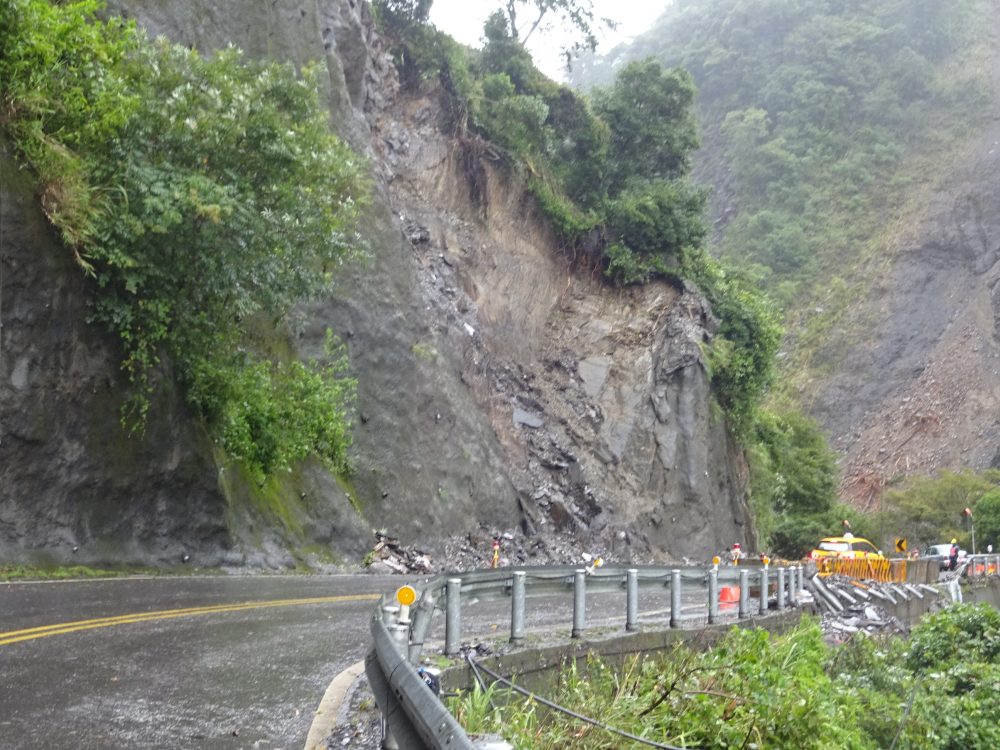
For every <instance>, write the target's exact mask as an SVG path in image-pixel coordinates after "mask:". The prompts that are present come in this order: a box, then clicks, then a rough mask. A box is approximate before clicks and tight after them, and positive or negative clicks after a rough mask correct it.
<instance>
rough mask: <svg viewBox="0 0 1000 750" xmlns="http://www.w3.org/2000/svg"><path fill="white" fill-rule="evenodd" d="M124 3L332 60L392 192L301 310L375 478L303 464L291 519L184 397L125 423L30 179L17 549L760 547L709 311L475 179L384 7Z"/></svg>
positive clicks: (9, 468)
mask: <svg viewBox="0 0 1000 750" xmlns="http://www.w3.org/2000/svg"><path fill="white" fill-rule="evenodd" d="M111 11H112V12H124V13H126V14H128V15H131V16H133V17H135V18H136V20H137V21H138V22H139V23H140V24H141V25H143V26H146V27H147V28H148V29H149V30H150V31H151V32H152V33H154V34H164V35H166V36H167V37H169V38H171V39H172V40H174V41H178V42H181V43H185V44H191V45H195V46H197V47H199V48H203V49H211V48H215V47H218V46H221V45H223V44H226V43H230V42H232V43H234V44H236V45H237V46H239V47H241V48H243V49H244V50H246V51H247V53H248V54H251V55H255V56H267V57H272V58H276V59H282V60H284V59H288V60H292V61H293V62H295V63H296V64H302V63H305V62H306V61H308V60H311V59H320V60H326V63H327V68H328V70H329V73H330V76H329V81H330V83H329V88H328V91H327V92H326V93H327V96H328V100H329V102H330V105H331V120H332V122H333V123H334V124H335V126H336V127H337V128H338V129H339V130H340V132H342V133H346V134H347V136H348V138H349V139H350V140H351V142H352V143H353V144H354V145H355V146H356V147H357V148H359V149H361V150H365V151H367V152H368V153H369V154H370V155H371V157H372V163H373V170H374V172H375V174H376V175H377V176H378V177H379V179H380V185H379V187H378V189H377V195H376V200H375V205H374V207H373V209H372V211H371V214H370V216H369V217H368V218H367V219H366V222H365V226H364V232H365V234H366V236H367V239H368V244H369V247H368V251H369V254H370V256H371V258H370V261H369V262H367V263H364V264H359V265H357V266H356V267H352V268H349V269H346V270H345V271H344V272H343V273H342V274H341V275H340V277H339V279H338V282H337V288H336V289H334V290H331V293H330V295H329V296H328V297H327V298H326V299H324V300H320V301H318V302H316V303H313V304H310V305H308V306H305V307H303V308H302V309H301V310H300V311H298V315H297V317H298V318H299V319H300V320H301V321H302V322H301V324H300V325H297V326H295V327H294V330H295V334H294V335H295V340H294V343H295V345H296V347H297V348H298V350H299V352H300V354H302V355H303V356H310V355H311V354H314V353H318V352H319V351H320V350H321V347H322V343H323V337H324V333H325V331H326V329H327V328H330V329H332V330H333V331H334V332H335V333H337V334H339V335H340V336H341V337H342V338H343V339H344V341H345V342H346V343H347V345H348V348H349V352H350V358H351V362H352V367H353V368H354V371H355V374H356V375H357V377H358V381H359V409H358V419H357V421H356V425H355V430H354V434H355V443H354V447H353V449H352V459H353V463H354V466H355V474H354V476H353V477H351V478H350V485H351V486H350V487H349V488H347V487H340V486H338V484H337V483H336V481H335V480H334V479H333V478H332V477H330V476H329V475H328V474H326V473H325V472H324V471H322V470H321V469H320V468H318V467H315V466H306V467H304V468H303V469H302V470H301V471H299V472H297V473H296V474H295V475H294V476H293V477H291V478H289V480H288V481H287V482H285V483H284V484H283V486H282V487H281V489H280V490H277V491H276V493H277V494H278V496H279V497H280V499H281V501H282V502H283V503H284V505H285V507H287V508H290V509H291V511H290V515H291V517H290V518H284V519H282V521H281V522H280V523H279V522H277V521H276V520H275V519H274V518H273V517H271V516H269V515H268V513H267V512H266V511H260V510H254V508H255V507H259V506H260V500H259V498H255V496H254V493H253V492H250V491H249V490H248V489H247V488H246V487H244V486H243V485H241V484H240V482H239V481H238V480H237V479H236V478H234V477H232V476H231V475H230V474H229V473H226V472H225V471H222V472H220V470H219V468H218V467H217V465H216V463H215V461H214V459H213V455H212V446H211V445H209V444H208V442H207V441H206V440H205V438H204V437H203V435H202V433H201V431H200V430H199V429H198V428H197V427H196V426H195V425H194V424H193V423H192V421H191V420H190V418H189V416H188V415H187V414H186V413H185V410H184V407H183V404H182V403H181V402H180V401H179V399H177V398H176V396H174V395H172V394H171V395H168V396H165V397H164V398H163V400H162V402H161V403H158V404H157V407H156V408H157V410H158V411H157V413H156V414H154V415H153V417H152V419H151V424H150V428H149V431H148V433H147V436H146V438H145V439H144V440H141V441H136V440H130V439H129V438H128V437H127V436H125V435H124V434H123V433H122V432H121V430H120V428H119V427H118V424H117V421H118V411H117V409H118V405H119V403H120V398H121V393H122V386H123V384H122V383H121V381H120V378H119V375H118V372H117V362H118V360H119V356H118V352H117V350H116V347H115V345H114V342H113V341H111V340H109V339H107V338H106V337H104V336H103V335H102V334H101V333H100V332H98V331H95V330H94V329H92V328H90V327H88V326H87V325H85V324H84V322H83V321H84V318H85V304H86V303H85V299H86V292H87V289H86V282H85V280H83V279H82V278H81V277H80V274H79V272H78V270H77V269H76V268H75V267H74V266H73V264H72V261H71V260H69V259H68V257H66V253H65V251H63V250H61V249H60V248H59V246H58V243H56V242H55V241H54V240H53V239H52V238H51V236H50V235H49V233H48V230H47V229H46V228H45V226H44V223H43V220H42V218H41V217H40V216H39V215H38V213H37V212H36V211H34V209H33V208H32V207H31V205H30V203H31V197H30V194H29V192H28V190H27V189H26V188H24V187H23V186H22V187H19V188H17V190H16V195H14V193H15V191H14V190H11V191H9V192H10V193H11V197H9V198H7V199H5V202H4V212H5V213H4V216H5V226H6V234H5V241H4V249H3V251H2V253H0V263H2V264H3V265H2V270H3V279H2V283H3V286H2V289H3V297H2V300H0V313H2V321H3V324H4V328H3V331H2V339H0V344H2V349H0V357H2V358H0V419H2V424H0V428H2V431H0V435H2V441H3V442H2V443H0V460H2V463H0V559H10V558H19V557H20V558H23V557H30V556H35V557H37V556H39V555H43V554H44V555H50V556H51V557H53V558H54V559H61V560H65V559H72V557H71V556H72V552H71V550H72V547H73V546H79V547H80V552H78V553H77V554H78V555H79V554H82V553H86V554H87V555H89V556H90V557H89V558H88V559H98V558H100V557H102V556H104V557H107V558H115V557H117V558H119V559H121V558H128V559H133V560H142V561H170V560H174V559H176V558H177V557H178V556H179V555H181V554H188V552H186V550H189V549H190V550H191V552H190V554H192V555H193V556H194V555H198V558H197V561H199V562H220V561H221V562H232V563H241V562H249V563H263V564H283V563H286V562H288V561H289V559H290V558H289V556H288V553H287V551H286V550H287V549H288V547H289V546H290V545H291V546H294V545H295V544H296V543H298V544H302V543H306V542H318V543H321V544H323V545H328V546H329V547H330V548H332V549H333V550H335V551H336V552H337V553H338V554H340V555H343V556H346V557H348V558H351V557H354V558H356V557H359V556H360V552H361V551H362V550H363V549H364V547H365V546H366V544H367V542H368V539H369V534H370V532H369V531H368V529H370V528H371V527H372V526H385V527H388V528H390V529H391V530H393V532H394V533H396V534H398V535H399V536H400V537H401V539H402V541H403V542H404V543H409V542H412V541H414V540H416V539H419V540H421V541H422V542H424V546H431V547H432V546H433V545H432V544H431V543H432V542H433V541H434V540H438V539H443V538H444V537H447V536H449V535H452V534H457V533H463V532H465V531H468V530H472V529H476V528H480V527H485V528H487V529H498V530H499V529H517V528H518V527H520V529H521V530H522V531H525V532H529V533H540V534H544V533H547V532H548V531H549V530H558V531H560V532H562V533H564V534H570V535H575V536H576V537H578V538H579V540H580V546H581V549H583V548H591V549H594V548H602V547H603V548H611V547H615V549H616V550H623V549H625V548H626V547H627V548H628V549H629V550H633V551H635V552H636V553H637V554H641V555H653V556H664V555H672V556H675V557H679V556H681V555H692V556H704V555H705V554H706V553H708V552H709V551H711V550H717V549H720V548H722V547H724V546H728V544H730V543H732V542H733V541H741V542H743V543H744V544H752V541H753V540H752V533H751V531H750V523H749V517H748V513H747V509H746V503H745V493H746V470H745V466H744V465H743V463H742V460H741V457H740V454H739V451H738V450H737V448H736V446H734V445H733V444H732V442H731V441H730V439H729V437H728V434H727V431H726V427H725V423H724V420H723V419H722V417H721V415H720V414H718V413H713V410H712V408H711V407H710V404H711V394H710V390H709V382H708V378H707V375H706V371H705V367H704V363H703V360H702V355H701V349H700V347H701V345H702V344H703V343H704V342H705V341H707V340H709V339H710V337H711V335H712V331H713V328H714V323H713V321H712V318H711V314H710V312H709V310H708V309H707V307H706V305H705V303H704V301H703V300H702V299H701V297H700V296H699V295H698V294H697V293H696V292H695V291H694V290H690V289H676V288H673V287H671V286H668V285H662V284H661V285H652V286H650V287H648V288H645V289H629V290H612V289H610V288H608V287H606V286H605V285H604V284H603V283H602V282H601V280H600V278H599V274H595V275H594V277H593V278H592V276H591V275H590V274H587V273H581V272H580V270H579V269H578V268H577V269H574V268H572V267H571V265H570V264H569V262H568V261H567V260H566V259H565V258H564V257H562V256H561V255H560V254H559V253H558V251H557V249H556V243H555V242H553V240H552V238H551V237H550V236H549V234H548V232H547V230H546V229H545V226H544V223H543V222H541V221H539V220H538V218H537V217H536V216H535V215H534V210H533V207H532V204H531V202H530V201H528V200H526V199H525V197H524V195H523V193H522V192H521V191H520V190H518V189H517V187H516V185H515V184H514V182H513V181H512V180H511V179H509V176H507V175H505V174H504V173H503V171H502V170H501V171H496V170H494V169H492V168H491V167H490V166H489V163H488V160H486V161H482V160H475V161H476V164H478V166H476V167H475V170H474V171H475V172H476V174H477V175H478V176H477V179H476V180H474V181H473V182H471V183H470V181H469V164H470V162H469V160H468V158H467V156H468V153H467V152H466V151H465V147H463V146H462V145H461V144H456V143H455V142H453V141H451V140H450V139H449V138H448V137H446V136H444V135H442V133H441V128H440V127H438V123H437V118H438V113H439V112H440V110H439V108H438V105H437V103H436V102H435V101H434V100H433V98H425V99H420V98H418V99H407V98H406V97H398V98H397V92H396V90H395V87H394V85H393V78H392V74H391V70H389V67H388V64H387V62H386V60H385V59H384V57H382V56H380V55H379V54H378V40H377V39H375V38H374V36H373V32H372V31H371V29H370V26H369V21H370V19H369V18H368V15H367V8H366V6H365V5H363V4H361V3H358V2H354V1H353V0H310V1H304V2H293V1H290V0H278V1H277V2H274V3H264V4H247V3H242V2H239V3H238V2H235V0H224V1H223V2H218V1H216V0H213V1H212V2H208V0H164V1H162V2H158V3H155V4H150V3H138V2H132V1H131V0H116V2H113V3H112V7H111ZM5 169H8V170H9V164H8V166H6V167H5ZM5 174H6V173H5ZM5 182H6V180H5ZM470 195H479V198H480V200H478V201H473V200H470ZM15 236H16V237H18V238H19V239H17V240H16V241H15V240H14V239H13V238H14V237H15ZM43 290H44V292H43ZM42 293H44V295H45V297H44V298H43V299H39V295H40V294H42ZM47 302H48V306H46V303H47ZM116 446H117V447H116ZM348 492H351V493H353V495H354V497H355V498H356V499H357V502H358V504H359V506H360V507H359V508H358V510H357V511H356V510H355V509H352V507H351V506H350V505H349V503H348V500H347V493H348ZM268 519H270V520H268ZM109 540H114V542H115V543H114V544H112V545H111V546H107V547H105V546H103V545H105V544H106V543H108V542H109Z"/></svg>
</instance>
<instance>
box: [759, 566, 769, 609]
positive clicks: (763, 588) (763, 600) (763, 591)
mask: <svg viewBox="0 0 1000 750" xmlns="http://www.w3.org/2000/svg"><path fill="white" fill-rule="evenodd" d="M767 585H768V582H767V566H766V565H765V566H764V567H763V568H761V569H760V613H761V614H762V615H766V614H767Z"/></svg>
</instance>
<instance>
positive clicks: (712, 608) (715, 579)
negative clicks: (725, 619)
mask: <svg viewBox="0 0 1000 750" xmlns="http://www.w3.org/2000/svg"><path fill="white" fill-rule="evenodd" d="M718 619H719V571H717V570H714V569H713V570H710V571H708V622H709V624H712V623H713V622H715V621H716V620H718Z"/></svg>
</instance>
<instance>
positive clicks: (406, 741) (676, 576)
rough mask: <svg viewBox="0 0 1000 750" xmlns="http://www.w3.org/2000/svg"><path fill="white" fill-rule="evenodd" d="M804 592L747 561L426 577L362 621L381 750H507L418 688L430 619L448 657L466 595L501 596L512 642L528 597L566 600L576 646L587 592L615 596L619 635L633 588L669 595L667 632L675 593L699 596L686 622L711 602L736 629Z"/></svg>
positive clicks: (628, 617) (789, 576)
mask: <svg viewBox="0 0 1000 750" xmlns="http://www.w3.org/2000/svg"><path fill="white" fill-rule="evenodd" d="M804 586H805V574H804V570H803V568H802V567H801V566H792V567H775V568H770V567H768V566H757V565H754V564H752V563H751V564H749V565H740V566H726V567H721V568H720V567H717V566H716V567H682V568H677V567H664V566H644V567H632V568H624V567H610V566H609V567H603V568H596V567H592V568H578V567H575V566H545V567H524V568H517V569H512V568H507V569H501V570H485V571H471V572H466V573H451V574H442V575H438V576H435V577H433V578H431V579H430V580H428V581H426V582H425V583H424V584H423V585H422V586H421V587H420V595H419V599H418V600H417V601H416V603H415V605H414V606H413V607H412V608H410V607H406V606H394V605H392V604H391V603H390V602H389V601H388V600H387V599H386V598H383V600H382V601H381V602H380V603H379V605H378V606H377V607H376V610H375V612H374V613H373V615H372V619H371V633H372V642H373V646H372V649H371V651H370V652H369V654H368V658H367V659H366V663H365V671H366V673H367V675H368V680H369V682H370V684H371V687H372V691H373V693H374V695H375V700H376V702H377V703H378V705H379V708H380V709H381V711H382V717H383V736H384V743H383V747H385V748H387V749H388V750H397V749H399V750H417V749H419V748H431V749H432V750H443V749H445V748H447V750H475V749H476V748H478V749H479V750H486V748H496V749H497V750H499V749H500V748H509V745H507V744H506V743H504V742H492V741H488V740H487V741H479V742H476V743H473V742H472V741H471V740H470V739H469V737H468V736H467V735H466V734H465V731H464V730H463V729H462V727H461V726H460V725H459V723H458V722H457V721H456V720H455V718H454V717H453V716H452V715H451V713H450V712H449V711H448V710H447V709H446V708H445V707H444V705H443V704H442V703H441V701H440V700H439V699H438V697H437V695H435V693H434V692H433V691H431V690H429V689H428V687H427V684H426V683H425V682H424V679H423V678H422V677H421V676H420V674H418V672H417V667H416V666H415V665H416V664H417V662H418V661H419V659H420V655H421V652H422V650H423V646H424V639H425V638H426V637H427V633H428V631H429V629H430V626H431V622H432V620H433V618H434V613H435V612H436V611H439V610H440V611H444V612H445V644H444V652H445V654H446V655H449V656H451V655H455V654H457V653H459V651H460V647H461V607H462V600H463V598H470V597H475V599H476V600H478V601H484V600H498V599H505V598H510V600H511V619H510V623H511V628H510V641H511V642H512V643H515V644H517V643H520V642H521V641H522V640H523V638H524V634H525V624H524V612H525V600H526V598H527V597H529V596H544V595H553V594H556V595H558V594H567V595H569V594H572V597H573V621H572V627H571V630H570V633H569V635H570V637H571V638H581V637H582V636H583V635H584V633H585V632H586V629H587V621H586V596H587V593H588V592H589V593H595V592H598V593H600V592H615V591H624V593H625V600H626V601H625V630H628V631H631V630H635V629H637V628H638V612H639V592H640V590H641V589H647V590H648V589H659V590H661V591H662V590H667V591H669V593H670V602H671V604H670V615H669V624H670V627H672V628H679V627H682V626H683V624H684V623H685V622H688V621H690V620H691V619H692V618H691V617H689V616H686V615H684V614H683V611H682V608H683V602H682V593H683V592H684V591H691V590H695V591H699V592H701V593H704V594H706V596H705V598H704V602H705V606H704V618H703V617H702V615H700V614H699V615H697V616H696V618H697V619H698V620H703V619H707V621H708V623H714V622H717V621H719V619H720V610H719V601H720V598H725V600H726V601H727V602H730V603H733V604H737V614H736V617H735V618H731V617H730V620H731V621H733V622H737V621H739V620H741V619H745V618H747V617H752V616H755V615H759V614H764V613H766V612H767V611H768V609H769V607H770V603H771V600H772V592H773V599H774V601H775V606H776V607H777V608H778V609H784V608H786V607H788V606H795V605H796V604H797V603H798V601H799V599H800V597H801V595H802V592H803V591H804ZM752 589H756V591H757V596H756V597H755V599H756V601H755V602H754V603H753V604H754V606H751V596H750V595H751V590H752ZM411 615H412V617H411Z"/></svg>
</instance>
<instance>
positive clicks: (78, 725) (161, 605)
mask: <svg viewBox="0 0 1000 750" xmlns="http://www.w3.org/2000/svg"><path fill="white" fill-rule="evenodd" d="M400 583H401V581H400V580H399V579H394V578H381V577H375V576H309V577H303V576H287V577H285V576H267V577H238V578H237V577H206V578H153V579H145V580H142V579H109V580H96V581H80V582H53V583H15V584H0V748H4V750H20V749H22V748H25V749H27V748H32V749H34V748H81V749H89V748H99V749H100V750H110V749H114V748H227V749H235V748H272V749H274V748H295V749H296V750H300V749H301V748H302V747H303V745H304V744H305V738H306V734H307V733H308V731H309V726H310V724H311V722H312V718H313V712H314V710H315V708H316V706H317V705H318V703H319V701H320V699H321V698H322V696H323V693H324V691H325V690H326V688H327V685H328V684H329V683H330V681H331V680H332V679H333V677H335V676H336V675H337V674H338V673H339V672H340V671H341V670H343V669H344V668H345V667H347V666H349V665H351V664H353V663H355V662H357V661H358V660H359V659H362V658H364V654H365V652H366V651H367V648H368V643H369V640H370V639H369V636H368V619H369V614H370V613H371V612H372V610H373V608H374V606H375V601H374V599H367V598H365V599H361V598H360V597H361V596H363V595H371V594H375V595H377V594H381V593H383V592H390V591H393V590H395V588H396V587H398V586H399V585H400ZM320 597H327V598H329V597H343V599H340V600H335V601H323V602H308V601H306V602H296V601H295V600H301V599H314V598H320ZM290 600H291V601H290ZM248 602H270V603H272V605H273V604H274V603H276V602H287V603H285V604H282V605H281V606H270V607H256V606H254V607H252V608H244V609H235V610H229V611H214V612H208V613H202V612H189V613H186V614H182V615H180V616H176V615H175V616H165V615H168V614H172V613H170V612H169V611H170V610H175V609H179V608H198V607H210V606H218V605H239V604H243V603H248ZM152 612H162V613H164V615H149V617H151V618H153V619H148V620H145V621H140V622H120V623H116V624H113V625H111V626H108V627H93V625H95V624H100V623H92V622H91V623H87V624H83V625H78V626H76V627H79V628H81V629H79V630H76V631H75V632H67V633H63V634H56V635H48V636H44V637H39V636H41V635H43V633H44V632H45V631H34V632H27V633H19V634H17V635H14V634H12V633H13V631H23V630H26V629H33V628H40V627H43V626H49V625H54V624H57V623H67V622H80V621H88V620H93V619H94V618H106V617H116V616H120V615H132V614H135V613H152ZM17 638H23V639H24V640H20V641H16V642H12V641H14V639H17Z"/></svg>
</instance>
